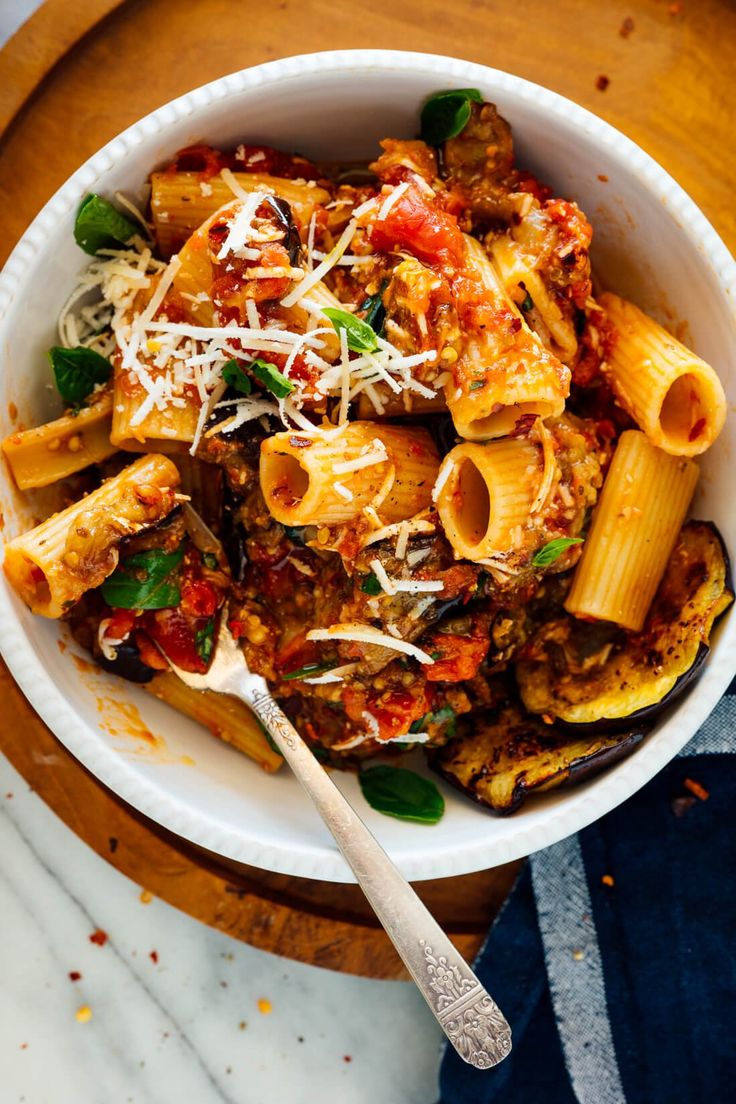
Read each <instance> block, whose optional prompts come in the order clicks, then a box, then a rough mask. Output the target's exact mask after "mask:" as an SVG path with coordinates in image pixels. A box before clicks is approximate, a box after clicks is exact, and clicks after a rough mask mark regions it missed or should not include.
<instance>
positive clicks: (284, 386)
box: [248, 360, 294, 399]
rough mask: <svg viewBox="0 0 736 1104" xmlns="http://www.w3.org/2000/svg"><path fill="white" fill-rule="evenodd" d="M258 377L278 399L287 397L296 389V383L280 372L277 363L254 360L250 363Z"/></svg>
mask: <svg viewBox="0 0 736 1104" xmlns="http://www.w3.org/2000/svg"><path fill="white" fill-rule="evenodd" d="M248 367H249V368H250V370H251V372H252V373H253V375H254V376H255V377H256V379H257V380H258V381H259V382H260V383H262V384H263V386H264V387H267V388H268V390H269V391H270V392H271V394H272V395H275V396H276V398H277V399H285V398H286V396H287V395H290V394H291V392H292V391H293V390H294V384H293V383H292V382H291V380H290V379H287V378H286V376H285V375H284V374H283V373H282V372H279V370H278V368H277V367H276V365H275V364H271V363H269V361H267V360H253V361H251V363H250V364H249V365H248Z"/></svg>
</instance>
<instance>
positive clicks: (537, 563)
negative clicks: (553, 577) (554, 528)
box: [532, 537, 583, 567]
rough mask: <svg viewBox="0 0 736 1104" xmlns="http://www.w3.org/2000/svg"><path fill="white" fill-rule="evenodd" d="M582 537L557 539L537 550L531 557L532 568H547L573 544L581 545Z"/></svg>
mask: <svg viewBox="0 0 736 1104" xmlns="http://www.w3.org/2000/svg"><path fill="white" fill-rule="evenodd" d="M582 543H583V538H582V537H557V538H556V539H555V540H551V541H549V543H548V544H545V545H544V546H543V547H542V548H540V549H538V550H537V551H536V552H535V553H534V555H533V556H532V567H549V565H550V564H553V563H554V562H555V560H558V559H559V558H560V556H561V555H562V553H563V552H564V551H565V550H566V549H568V548H570V546H571V545H573V544H582Z"/></svg>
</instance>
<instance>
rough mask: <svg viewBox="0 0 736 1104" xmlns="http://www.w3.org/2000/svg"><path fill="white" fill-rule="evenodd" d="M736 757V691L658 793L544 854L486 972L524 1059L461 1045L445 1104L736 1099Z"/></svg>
mask: <svg viewBox="0 0 736 1104" xmlns="http://www.w3.org/2000/svg"><path fill="white" fill-rule="evenodd" d="M734 751H736V681H734V683H732V685H731V686H730V687H729V690H728V692H727V694H726V696H725V697H724V698H723V699H722V700H721V702H720V703H719V705H718V707H717V708H716V710H715V711H714V713H713V714H712V715H711V717H710V718H709V719H708V721H707V722H706V723H705V724H704V725H703V727H702V728H701V729H700V731H699V732H698V733H697V735H696V736H695V737H694V739H693V740H692V741H691V742H690V743H689V744H688V746H687V747H686V748H685V750H684V752H683V753H682V755H681V756H680V757H679V758H678V759H675V760H674V761H673V762H672V763H670V764H669V766H667V767H666V768H665V769H664V770H663V771H661V773H660V774H659V775H657V777H656V778H654V779H652V781H651V782H649V784H648V785H647V786H645V787H644V788H643V789H642V790H640V791H639V792H638V793H637V794H635V795H634V796H633V797H632V798H630V799H629V800H628V801H626V802H624V804H623V805H621V806H619V807H618V808H617V809H614V810H613V812H611V813H609V814H608V815H607V816H605V817H603V818H602V819H601V820H599V821H598V822H597V823H595V824H593V825H591V826H590V827H589V828H586V829H584V831H582V832H580V833H579V834H578V835H577V836H572V837H571V838H570V839H567V840H563V841H562V842H561V843H558V844H556V845H555V846H553V847H550V848H547V849H546V850H545V851H540V852H538V853H537V854H536V855H533V856H532V857H531V859H530V860H529V862H528V863H527V865H526V866H525V868H524V869H523V871H522V873H521V875H520V877H519V879H518V881H517V883H516V885H515V887H514V889H513V891H512V893H511V895H510V897H509V899H508V901H507V902H506V905H505V906H504V908H503V910H502V912H501V914H500V915H499V917H498V918H497V920H496V922H495V924H494V926H493V928H492V929H491V933H490V935H489V937H488V940H487V942H486V944H485V946H484V947H483V949H482V950H481V952H480V954H479V956H478V959H477V961H476V964H475V969H476V972H477V974H478V976H479V977H480V979H481V981H482V982H483V983H484V984H485V985H486V986H487V988H488V990H489V991H490V992H491V993H492V994H493V996H494V998H495V1000H496V1001H497V1002H498V1004H499V1006H500V1008H501V1009H502V1010H503V1012H504V1013H505V1015H506V1017H507V1019H508V1020H509V1022H510V1024H511V1028H512V1031H513V1041H514V1049H513V1051H512V1053H511V1055H510V1057H509V1058H507V1059H506V1060H505V1061H504V1062H502V1063H501V1065H500V1066H498V1067H496V1068H495V1069H493V1070H487V1071H479V1070H475V1069H473V1068H471V1067H470V1066H467V1065H465V1063H464V1062H462V1061H461V1059H460V1058H458V1056H457V1055H456V1054H455V1052H454V1051H453V1050H452V1049H451V1048H450V1047H448V1048H447V1049H446V1051H445V1055H444V1058H443V1061H442V1066H441V1070H440V1093H441V1097H440V1102H439V1104H495V1102H499V1104H501V1102H503V1104H701V1102H703V1104H706V1102H707V1104H721V1102H724V1101H727V1100H734V1099H736V834H735V833H734V809H736V759H735V758H734V756H733V752H734ZM729 752H731V754H730V755H729V754H728V753H729ZM686 779H689V780H690V781H691V782H695V783H696V785H695V786H694V787H693V789H695V790H697V789H698V785H699V786H700V787H702V788H703V790H702V792H701V795H700V796H699V797H698V796H696V795H695V793H693V792H691V789H689V788H688V786H686V784H685V780H686ZM706 793H707V795H708V796H707V797H706V796H705V795H706ZM604 877H605V881H604V880H603V879H604ZM611 880H612V883H613V884H610V883H611Z"/></svg>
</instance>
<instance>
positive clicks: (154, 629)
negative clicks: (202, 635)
mask: <svg viewBox="0 0 736 1104" xmlns="http://www.w3.org/2000/svg"><path fill="white" fill-rule="evenodd" d="M141 622H142V625H143V628H144V629H145V631H146V632H147V633H148V635H149V636H150V637H151V639H152V640H153V641H154V643H155V644H158V646H159V647H160V648H161V649H162V651H163V652H164V654H165V655H166V656H168V658H169V659H170V660H171V661H172V663H175V664H176V665H177V667H182V668H183V669H184V670H185V671H199V672H202V671H205V670H206V669H207V665H206V664H205V663H203V661H202V659H201V658H200V656H199V654H198V653H197V645H196V641H195V636H194V634H195V631H196V629H195V627H194V625H193V623H192V621H191V620H190V619H189V618H187V617H186V616H185V614H184V613H182V611H181V610H180V609H161V610H149V611H148V612H146V613H145V614H144V615H143V617H142V618H141ZM145 662H148V661H147V660H146V661H145Z"/></svg>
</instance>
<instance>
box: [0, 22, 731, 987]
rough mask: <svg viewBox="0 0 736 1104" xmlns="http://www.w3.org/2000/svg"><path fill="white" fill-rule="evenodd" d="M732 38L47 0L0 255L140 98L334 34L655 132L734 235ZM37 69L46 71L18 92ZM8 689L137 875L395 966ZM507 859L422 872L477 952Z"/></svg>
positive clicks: (235, 924)
mask: <svg viewBox="0 0 736 1104" xmlns="http://www.w3.org/2000/svg"><path fill="white" fill-rule="evenodd" d="M113 9H117V10H114V11H113ZM80 12H84V17H82V16H81V15H80ZM110 12H112V14H108V13H110ZM74 13H76V15H75V14H74ZM90 15H91V16H92V18H90ZM102 16H107V18H105V20H104V22H103V23H101V24H99V25H98V26H97V27H95V28H94V29H91V26H92V22H93V20H94V19H99V18H101V17H102ZM625 21H627V22H626V23H625ZM632 22H633V25H632ZM85 32H88V33H85ZM82 36H83V37H82ZM734 40H736V10H735V9H734V7H733V6H732V5H730V4H729V3H728V2H727V0H721V2H719V0H699V2H698V3H695V2H694V0H685V2H684V3H670V2H668V0H638V2H635V0H631V2H628V3H621V2H619V0H614V2H610V3H607V4H599V5H598V4H590V3H589V2H588V0H557V2H556V3H554V4H550V3H549V0H527V2H526V3H525V4H518V3H515V2H510V3H504V2H501V0H498V2H492V0H488V2H486V0H458V2H457V3H455V4H453V5H447V4H446V3H444V2H440V0H404V3H403V4H402V5H401V6H400V7H399V8H398V9H397V8H389V9H384V10H380V9H379V8H377V6H376V5H375V4H373V3H371V4H368V3H366V2H365V0H354V2H353V3H351V4H350V5H336V4H334V2H333V0H311V2H310V0H307V3H299V4H298V3H296V2H295V0H277V3H275V4H268V5H263V4H261V5H258V4H249V5H245V4H243V3H242V0H197V3H196V4H181V3H180V2H179V0H129V2H128V3H125V4H123V5H122V6H119V5H117V4H115V3H111V2H109V0H108V2H105V0H96V2H95V4H94V5H92V4H90V5H89V6H86V5H81V6H80V5H77V4H73V3H72V2H71V0H48V2H47V3H46V4H44V5H43V6H42V7H41V9H40V10H39V12H38V13H37V14H36V16H34V17H33V21H32V24H29V25H27V27H26V28H25V29H22V30H21V31H20V32H19V33H18V34H17V35H16V36H14V38H13V39H11V40H10V42H9V43H8V44H7V46H6V47H5V49H4V50H3V51H0V77H1V78H2V80H0V86H3V87H7V83H6V82H7V81H8V80H10V81H11V82H12V87H11V90H10V92H9V93H8V92H6V93H5V96H4V98H3V97H0V132H2V130H3V128H4V127H5V125H6V124H7V130H6V132H5V135H4V138H3V140H2V142H1V143H0V195H2V199H3V202H2V207H1V208H0V210H1V211H2V224H3V230H4V234H3V238H2V243H1V244H0V260H4V255H5V253H7V252H9V251H10V248H11V246H12V243H13V242H14V241H15V240H17V238H18V237H19V236H20V234H21V233H22V232H23V230H24V229H25V227H26V226H27V224H28V223H29V222H30V220H31V219H32V217H33V216H34V215H35V213H36V212H37V211H38V210H39V208H40V207H41V206H42V205H43V204H44V203H45V202H46V200H47V199H48V198H49V197H50V196H51V195H52V193H53V192H54V191H55V189H56V188H57V187H58V186H59V185H60V184H61V183H63V181H64V180H65V179H66V177H67V176H68V175H69V174H70V173H71V172H72V171H73V170H74V169H75V168H76V167H77V166H78V165H79V164H80V163H81V162H82V161H83V160H84V159H85V158H86V157H88V156H89V155H90V154H91V153H93V152H94V151H95V150H96V149H98V148H99V147H100V146H101V145H102V144H103V143H105V142H106V141H108V140H109V139H110V138H112V137H113V136H114V135H115V134H116V133H117V132H118V131H120V130H122V129H123V128H124V127H126V126H128V125H129V124H130V123H132V122H133V121H134V120H135V119H137V118H138V117H139V116H141V115H144V114H145V113H146V112H148V111H150V110H152V109H153V108H155V107H157V106H158V105H159V104H161V103H163V102H165V101H166V100H169V99H171V98H172V97H174V96H176V95H179V94H180V93H182V92H184V91H186V90H188V89H190V88H192V87H193V86H195V85H197V84H201V83H203V82H205V81H208V80H212V79H214V78H215V77H219V76H221V75H222V74H224V73H228V72H231V71H232V70H234V69H239V68H242V67H244V66H247V65H254V64H257V63H258V62H261V61H266V60H269V59H272V58H275V57H279V56H281V55H286V54H293V53H298V52H307V51H310V50H323V49H332V48H346V47H401V48H407V49H413V50H420V51H428V52H434V53H445V54H454V55H456V56H459V57H465V58H469V59H471V60H473V61H478V62H482V63H484V64H487V65H491V66H495V67H497V68H501V69H507V70H509V71H511V72H514V73H518V74H519V75H521V76H524V77H528V78H529V79H531V80H535V81H538V82H539V83H541V84H544V85H547V86H548V87H550V88H553V89H555V90H556V91H559V92H561V93H563V94H564V95H566V96H569V97H570V98H572V99H573V100H576V101H577V102H578V103H581V104H583V105H584V106H586V107H588V108H590V109H591V110H593V111H595V112H596V113H597V114H598V115H601V116H603V117H604V118H605V119H607V120H608V121H610V122H611V123H613V124H614V125H615V126H617V127H618V128H619V129H621V130H622V131H624V132H625V133H627V134H628V135H629V136H630V137H632V138H633V139H634V140H635V141H637V142H638V143H639V144H640V145H642V146H643V147H644V148H645V149H647V150H648V151H649V152H650V153H651V154H652V155H653V156H654V157H655V158H656V159H657V160H658V161H659V162H660V163H661V164H663V165H664V166H665V168H667V169H668V170H669V171H670V172H671V173H672V175H673V176H674V177H675V178H676V179H677V180H679V182H680V183H681V184H682V185H683V186H684V187H685V188H686V189H687V191H689V192H690V194H691V195H692V196H693V197H694V199H695V200H696V202H698V203H699V204H700V206H701V207H702V208H703V210H704V211H705V214H706V215H707V216H708V217H709V218H710V219H711V221H712V222H713V223H714V224H715V226H716V228H717V229H718V230H719V231H720V233H721V234H722V235H723V237H724V238H725V240H726V242H727V243H728V244H729V245H731V246H732V247H733V245H734V243H736V212H735V211H734V206H733V200H732V197H731V180H732V179H733V175H734V169H736V148H735V147H734V143H733V140H732V118H731V104H732V103H733V97H734V92H735V91H736V81H735V80H734V76H733V72H732V65H731V62H730V57H729V53H730V52H729V50H728V49H726V48H724V47H725V44H727V43H729V42H733V41H734ZM75 41H76V42H77V44H76V46H74V47H73V48H72V49H70V47H71V46H72V45H73V43H74V42H75ZM31 74H32V75H33V77H34V78H35V79H36V80H39V81H41V83H40V84H39V86H38V87H37V88H36V89H35V91H34V92H33V94H32V95H31V96H30V98H29V95H28V93H29V89H30V84H31V80H32V78H31ZM600 77H607V78H608V79H609V84H608V87H607V88H606V90H605V91H601V90H599V88H598V87H597V84H599V83H604V82H602V81H599V78H600ZM21 105H24V106H21ZM13 112H17V113H16V114H15V115H14V117H13V118H12V119H11V116H12V115H13ZM244 137H247V135H244ZM0 694H1V695H2V700H3V702H4V703H5V711H6V715H5V723H4V725H3V726H2V729H1V730H0V749H2V751H4V752H5V754H6V755H7V756H8V758H9V759H10V760H11V762H12V763H13V764H14V765H15V766H16V768H17V769H18V770H19V771H20V772H21V774H22V775H23V776H24V777H25V778H26V780H27V781H28V782H29V784H30V785H31V786H32V787H33V788H34V789H35V790H36V791H37V792H38V793H39V794H40V795H41V797H42V798H43V799H44V800H45V801H46V802H47V803H48V804H49V805H50V806H51V808H53V809H54V810H55V811H56V813H57V814H58V815H59V816H60V817H61V818H62V819H63V820H64V821H65V823H66V824H68V825H69V826H70V827H71V828H72V829H73V830H74V831H75V832H76V833H77V835H78V836H80V837H81V838H82V839H84V840H85V841H86V842H87V843H89V844H90V846H91V847H93V848H94V849H95V850H96V851H97V852H98V853H99V854H100V855H102V856H103V857H105V858H106V859H108V861H110V862H112V863H113V864H114V865H115V866H116V867H117V868H118V869H119V870H121V871H123V872H124V873H125V874H127V875H128V876H129V877H130V878H132V879H133V880H134V881H136V882H138V883H139V884H140V885H141V886H142V887H144V888H146V889H147V890H149V891H151V892H152V893H154V894H156V895H158V896H160V897H162V898H164V899H165V900H167V901H169V902H170V903H171V904H174V905H176V906H177V907H179V908H181V909H184V910H185V911H187V912H189V913H190V914H191V915H193V916H195V917H197V919H199V920H202V921H204V922H205V923H208V924H211V925H214V926H216V927H218V928H220V929H221V930H223V931H226V932H228V933H229V934H231V935H233V936H235V937H237V938H239V939H242V940H245V941H246V942H248V943H252V944H253V945H254V946H257V947H261V948H263V949H265V950H269V951H273V952H275V953H277V954H281V955H286V956H288V957H291V958H296V959H300V960H301V961H304V962H309V963H314V964H316V965H320V966H326V967H329V968H331V969H336V970H345V971H349V972H352V973H357V974H364V975H368V976H372V977H382V978H390V977H399V976H402V974H401V966H400V963H399V961H398V959H397V957H396V955H395V953H394V951H393V949H392V948H391V946H390V944H389V943H388V940H387V939H386V937H385V935H384V934H383V932H382V930H381V929H380V927H379V926H378V925H377V923H376V921H375V919H374V918H373V916H372V914H371V912H370V910H369V909H368V908H367V906H366V904H365V902H364V900H363V898H362V895H361V894H360V891H359V890H358V889H357V888H356V887H354V886H332V885H329V884H327V883H321V882H313V881H306V880H303V879H298V878H287V877H284V876H281V875H274V874H268V873H265V872H263V871H260V870H255V869H252V868H247V867H243V866H238V865H237V864H232V863H226V862H224V861H222V860H220V859H219V858H218V857H217V856H213V855H210V854H208V853H205V852H203V851H200V850H198V849H196V848H194V847H192V846H191V845H189V844H187V843H185V842H184V841H182V840H180V839H178V838H177V837H175V836H173V835H171V834H170V833H168V832H165V831H163V830H162V829H161V828H159V827H158V826H157V825H155V824H153V823H152V822H151V821H148V820H146V819H145V818H143V817H141V816H139V815H138V814H137V813H135V812H134V811H133V810H131V809H130V808H129V807H127V806H126V805H124V804H123V803H122V802H120V801H119V800H118V799H117V798H115V797H114V796H113V795H112V794H110V793H109V791H107V790H106V789H105V788H104V787H103V786H101V785H100V784H99V783H98V782H97V781H96V780H95V779H94V778H93V777H92V776H91V775H90V774H89V773H88V772H87V771H86V770H85V769H84V768H83V767H81V766H80V765H79V764H78V763H77V762H76V761H75V760H74V759H73V758H72V757H71V756H70V755H69V753H68V752H67V751H66V750H65V749H64V748H63V747H62V746H61V745H60V744H59V743H58V741H57V740H56V739H55V738H54V736H53V735H52V734H51V732H50V731H49V730H48V729H47V728H46V727H45V726H44V725H43V724H42V722H41V721H40V720H39V718H38V717H37V716H36V715H35V713H34V712H33V710H32V709H31V708H30V706H29V705H28V703H27V702H26V701H25V699H24V698H23V697H22V695H21V694H20V692H19V691H18V689H17V688H16V687H15V685H14V684H13V682H12V680H11V678H10V676H9V675H8V674H7V671H5V670H4V669H3V670H0ZM517 869H518V864H511V865H509V866H506V867H502V868H500V869H497V870H494V871H486V872H483V873H480V874H475V875H468V876H465V877H462V878H453V879H445V880H443V881H437V882H424V883H420V884H419V885H418V887H417V888H418V889H419V891H420V894H421V896H422V897H423V898H424V900H425V901H426V902H427V904H428V905H429V907H430V908H431V909H432V911H433V912H434V913H435V915H436V916H437V917H438V919H439V920H440V921H441V923H443V924H444V925H445V926H446V928H447V930H448V931H449V932H450V934H451V935H452V937H453V939H454V940H455V941H456V943H457V944H458V946H459V947H461V948H462V950H463V952H464V953H466V954H467V955H472V953H473V952H474V951H475V949H476V948H477V947H478V946H479V945H480V942H481V939H482V937H483V935H484V933H485V931H486V930H487V928H488V925H489V924H490V922H491V919H492V918H493V916H494V915H495V913H496V911H497V909H498V907H499V906H500V904H501V902H502V901H503V900H504V897H505V895H506V893H507V892H508V889H509V887H510V885H511V884H512V881H513V878H514V876H515V873H516V870H517Z"/></svg>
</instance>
